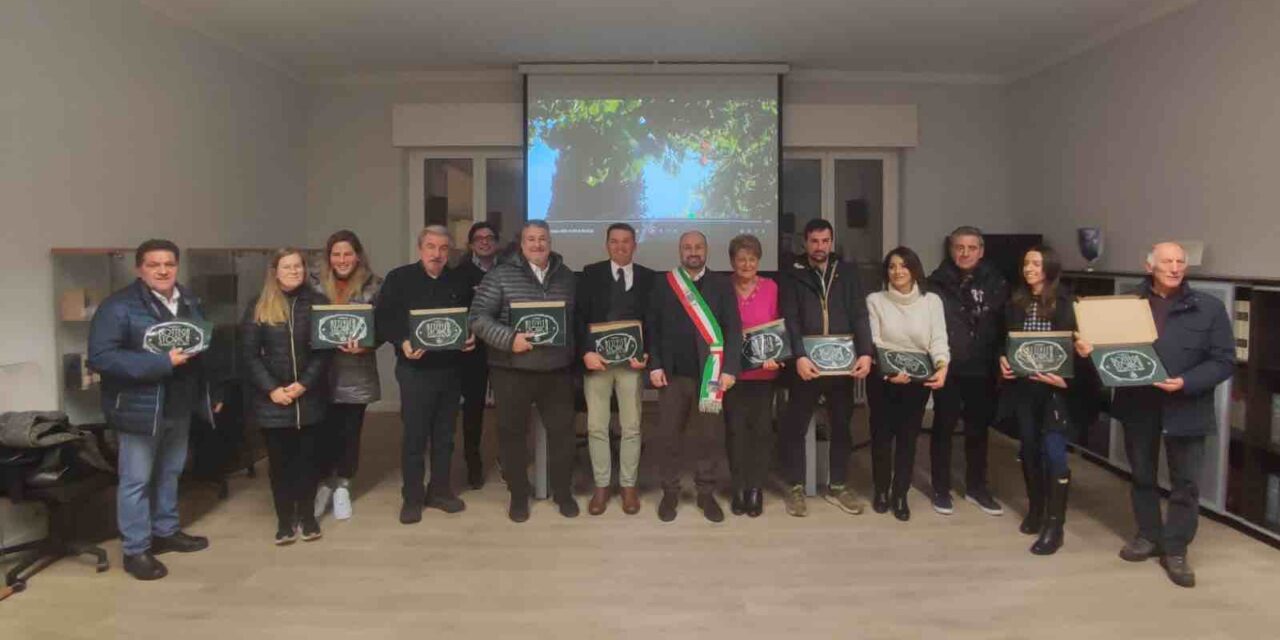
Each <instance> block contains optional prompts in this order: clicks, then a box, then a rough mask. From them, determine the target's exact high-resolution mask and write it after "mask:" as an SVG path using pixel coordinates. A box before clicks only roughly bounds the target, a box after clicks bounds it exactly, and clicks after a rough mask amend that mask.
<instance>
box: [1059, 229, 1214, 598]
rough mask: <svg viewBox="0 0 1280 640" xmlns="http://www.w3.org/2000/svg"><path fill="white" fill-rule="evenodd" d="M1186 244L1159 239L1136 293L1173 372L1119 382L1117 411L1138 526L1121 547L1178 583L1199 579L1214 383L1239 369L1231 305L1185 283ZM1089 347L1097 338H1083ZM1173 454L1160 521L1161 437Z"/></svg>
mask: <svg viewBox="0 0 1280 640" xmlns="http://www.w3.org/2000/svg"><path fill="white" fill-rule="evenodd" d="M1186 270H1187V254H1186V251H1185V250H1184V249H1183V248H1182V247H1181V246H1179V245H1178V244H1177V243H1173V242H1162V243H1160V244H1157V245H1155V246H1154V247H1152V249H1151V254H1150V255H1149V256H1148V258H1147V273H1148V274H1149V275H1148V276H1147V278H1146V280H1144V281H1143V283H1142V284H1141V285H1139V286H1138V291H1137V294H1138V295H1139V296H1141V297H1142V298H1145V299H1146V300H1147V301H1148V302H1150V304H1151V315H1152V317H1153V318H1154V319H1155V324H1156V333H1157V335H1158V336H1159V337H1158V339H1157V340H1156V342H1155V350H1156V353H1157V354H1159V356H1160V360H1161V362H1162V363H1163V364H1164V367H1165V369H1166V370H1167V371H1168V374H1169V378H1168V379H1166V380H1164V381H1162V382H1157V383H1155V384H1153V385H1152V386H1149V387H1126V388H1121V389H1117V390H1116V395H1115V400H1114V401H1113V402H1112V415H1114V416H1115V417H1116V418H1118V419H1120V421H1121V422H1123V423H1124V446H1125V452H1126V453H1127V454H1128V457H1129V464H1130V466H1131V467H1132V471H1133V488H1132V499H1133V514H1134V519H1135V520H1137V524H1138V533H1137V535H1136V536H1134V538H1133V539H1132V540H1130V541H1129V542H1128V543H1127V544H1126V545H1125V546H1124V548H1123V549H1121V551H1120V557H1121V558H1123V559H1125V560H1127V561H1129V562H1142V561H1144V560H1147V559H1149V558H1160V565H1161V566H1162V567H1164V570H1165V573H1166V574H1168V576H1169V579H1170V580H1172V581H1173V583H1174V584H1176V585H1178V586H1180V587H1194V586H1195V583H1196V576H1195V572H1194V571H1192V570H1191V565H1190V564H1188V563H1187V547H1188V546H1189V545H1190V544H1191V540H1192V539H1193V538H1194V537H1195V534H1196V524H1197V523H1196V521H1197V518H1198V516H1199V502H1200V491H1199V488H1198V487H1197V486H1196V485H1197V479H1198V478H1199V476H1200V471H1201V466H1202V462H1203V460H1204V443H1205V436H1208V435H1209V434H1211V433H1214V432H1215V431H1216V416H1215V413H1214V406H1213V391H1214V388H1216V387H1217V386H1218V384H1219V383H1221V382H1223V381H1224V380H1226V379H1228V378H1230V377H1231V375H1232V373H1233V372H1234V371H1235V348H1234V347H1235V343H1234V340H1233V338H1232V333H1231V322H1230V320H1229V319H1228V317H1227V310H1226V307H1225V306H1224V305H1223V304H1222V302H1221V301H1219V300H1218V299H1217V298H1214V297H1213V296H1209V295H1205V294H1203V293H1200V292H1198V291H1196V290H1194V289H1192V288H1191V287H1189V286H1187V284H1186V282H1184V279H1185V277H1186ZM1077 349H1078V350H1079V351H1080V354H1081V355H1088V354H1089V353H1090V352H1091V351H1092V350H1093V348H1092V346H1091V345H1089V344H1088V343H1085V342H1084V341H1080V343H1079V344H1078V345H1077ZM1161 436H1163V437H1164V447H1165V455H1166V457H1167V458H1168V460H1169V484H1170V490H1169V507H1168V511H1167V513H1166V514H1165V517H1164V519H1163V522H1162V520H1161V514H1160V493H1159V486H1158V485H1157V484H1156V474H1157V471H1158V466H1159V462H1160V438H1161Z"/></svg>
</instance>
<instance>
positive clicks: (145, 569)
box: [124, 551, 169, 580]
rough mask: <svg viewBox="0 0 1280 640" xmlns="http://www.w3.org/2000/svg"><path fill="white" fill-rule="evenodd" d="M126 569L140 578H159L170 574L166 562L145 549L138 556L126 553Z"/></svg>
mask: <svg viewBox="0 0 1280 640" xmlns="http://www.w3.org/2000/svg"><path fill="white" fill-rule="evenodd" d="M124 570H125V571H126V572H128V574H129V575H131V576H133V577H135V578H137V579H139V580H159V579H160V578H163V577H165V576H167V575H169V570H168V569H166V568H165V566H164V563H163V562H160V561H159V560H156V557H155V556H154V555H152V553H151V552H150V551H143V552H142V553H139V554H138V555H136V556H130V555H126V556H125V557H124Z"/></svg>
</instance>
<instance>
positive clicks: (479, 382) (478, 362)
mask: <svg viewBox="0 0 1280 640" xmlns="http://www.w3.org/2000/svg"><path fill="white" fill-rule="evenodd" d="M461 373H462V452H463V455H464V457H465V458H466V460H467V468H468V469H476V468H479V466H480V438H481V435H483V428H484V396H485V392H486V391H487V390H488V388H489V363H488V362H487V361H486V360H485V354H484V352H483V350H481V349H477V350H476V352H472V353H466V354H463V355H462V368H461Z"/></svg>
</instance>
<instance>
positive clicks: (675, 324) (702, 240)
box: [645, 231, 742, 522]
mask: <svg viewBox="0 0 1280 640" xmlns="http://www.w3.org/2000/svg"><path fill="white" fill-rule="evenodd" d="M706 261H707V238H706V236H704V235H702V233H700V232H698V231H688V232H685V233H684V234H683V235H681V236H680V267H679V268H677V269H675V270H673V271H670V272H668V273H666V274H664V275H663V276H661V277H659V278H658V279H657V281H655V282H654V284H653V291H652V294H651V296H650V302H649V309H648V313H647V314H646V318H645V343H646V344H647V345H648V346H649V349H650V352H649V356H650V358H649V381H650V382H651V383H652V384H653V386H654V387H655V388H657V389H658V393H659V401H658V424H656V425H654V427H655V428H654V429H653V434H652V436H651V442H652V443H653V449H654V455H655V457H656V458H657V459H658V468H659V472H660V474H661V476H662V491H663V495H662V501H661V503H659V505H658V517H659V518H660V519H662V521H664V522H669V521H671V520H674V519H675V517H676V508H677V506H678V505H679V502H680V471H681V469H682V457H681V451H682V450H683V451H684V452H686V454H685V456H684V457H685V458H687V459H691V460H694V461H695V471H694V484H695V485H696V487H697V491H698V499H697V505H698V508H699V509H701V510H702V513H703V515H705V516H706V518H707V519H708V520H710V521H712V522H720V521H721V520H723V519H724V512H723V511H722V510H721V509H720V505H719V504H718V503H716V500H715V497H714V496H713V495H712V492H713V490H714V489H715V475H714V474H715V469H716V458H717V456H718V454H719V453H720V452H721V449H722V447H719V446H717V440H716V431H717V429H720V428H722V427H723V424H724V423H723V420H722V419H721V417H720V412H721V410H722V408H723V407H722V402H723V399H724V392H725V391H728V390H729V388H730V387H732V386H733V383H734V379H735V377H736V376H737V375H738V372H739V369H740V368H741V350H742V340H741V339H737V337H738V336H741V335H742V321H741V319H740V318H739V316H738V302H737V299H736V298H735V294H734V292H733V285H732V283H731V282H730V281H729V278H728V276H726V275H724V274H721V273H713V272H712V271H710V270H709V269H707V267H706ZM726 337H729V338H730V339H728V340H726ZM682 440H683V442H682ZM682 444H683V446H681V445H682Z"/></svg>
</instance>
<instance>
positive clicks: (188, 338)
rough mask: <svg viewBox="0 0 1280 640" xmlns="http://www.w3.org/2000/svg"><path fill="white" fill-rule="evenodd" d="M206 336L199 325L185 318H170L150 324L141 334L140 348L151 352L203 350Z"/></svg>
mask: <svg viewBox="0 0 1280 640" xmlns="http://www.w3.org/2000/svg"><path fill="white" fill-rule="evenodd" d="M208 346H209V344H208V336H207V335H205V332H204V329H201V328H200V326H199V325H197V324H195V323H192V322H187V321H185V320H171V321H169V322H161V323H160V324H156V325H152V326H151V328H150V329H147V331H146V333H143V334H142V348H143V349H145V350H147V351H150V352H151V353H169V352H170V351H172V350H174V349H182V350H183V351H184V352H186V353H196V352H199V351H204V350H205V349H206V348H207V347H208Z"/></svg>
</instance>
